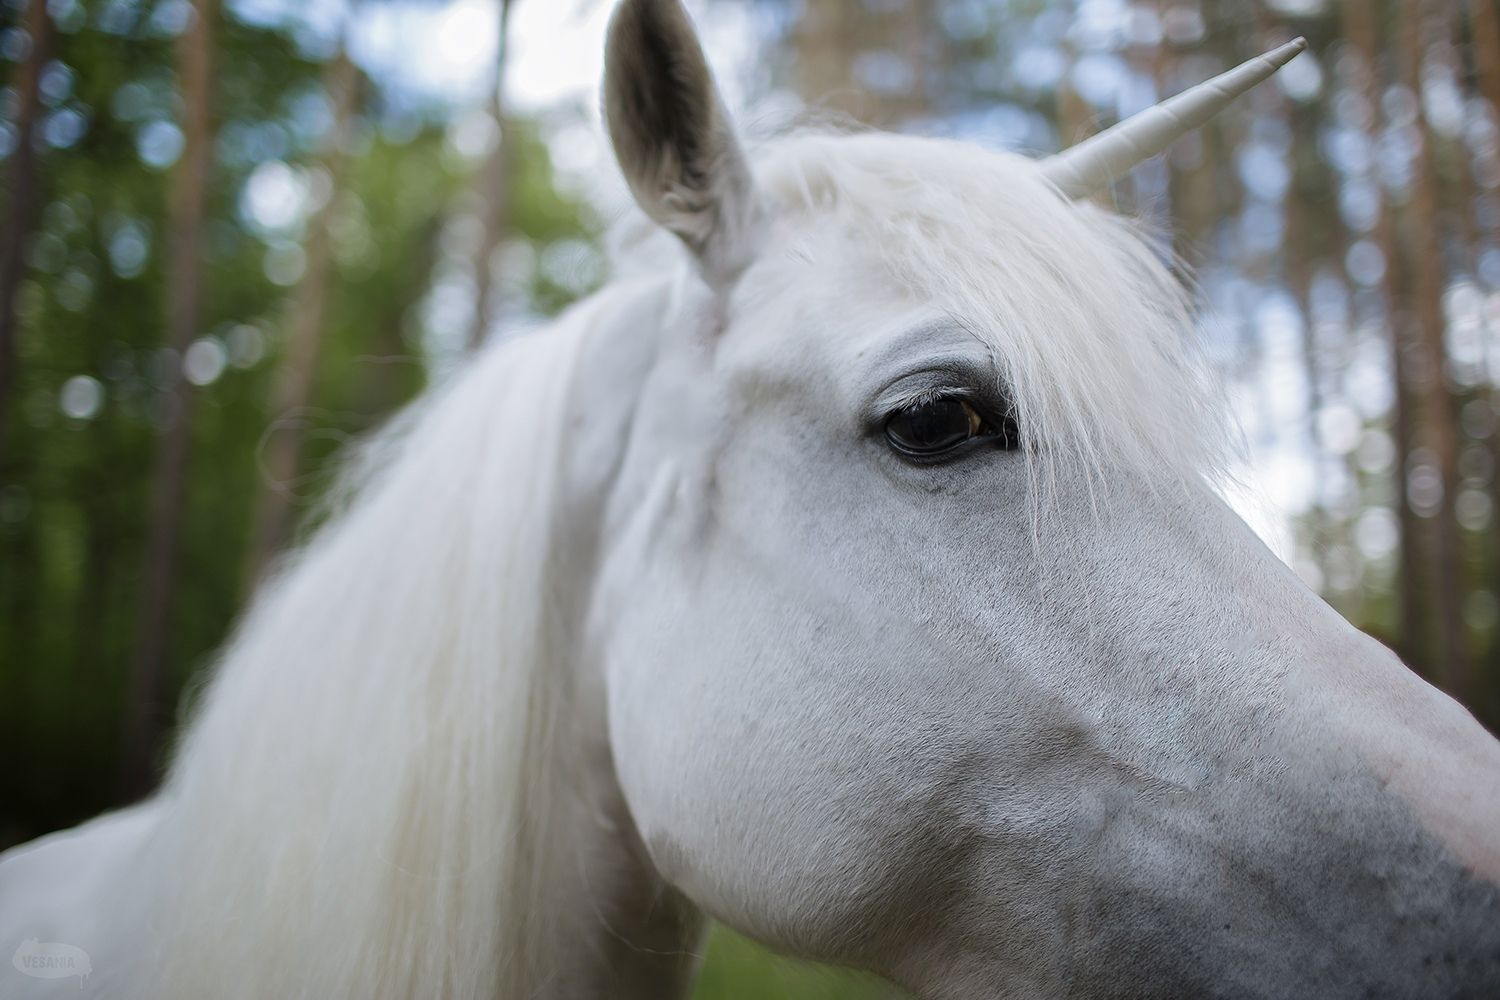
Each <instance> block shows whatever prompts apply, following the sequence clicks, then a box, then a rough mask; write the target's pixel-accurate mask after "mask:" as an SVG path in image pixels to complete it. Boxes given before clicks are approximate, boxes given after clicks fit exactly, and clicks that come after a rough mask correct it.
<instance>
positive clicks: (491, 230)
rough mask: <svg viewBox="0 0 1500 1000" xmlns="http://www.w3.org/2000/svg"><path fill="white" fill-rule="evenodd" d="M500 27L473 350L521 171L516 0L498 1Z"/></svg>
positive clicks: (490, 303) (481, 334)
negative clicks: (513, 105)
mask: <svg viewBox="0 0 1500 1000" xmlns="http://www.w3.org/2000/svg"><path fill="white" fill-rule="evenodd" d="M498 2H499V4H500V10H499V14H500V28H499V34H498V38H497V42H496V50H495V89H494V92H493V93H492V94H491V95H490V115H491V117H493V118H494V121H495V131H496V136H497V138H496V142H495V148H494V149H493V150H491V151H490V158H489V160H488V161H487V162H486V163H485V165H484V173H483V175H482V177H481V183H482V184H483V186H484V202H483V204H484V234H483V236H482V237H481V239H480V242H479V249H478V251H477V254H476V256H475V258H474V282H475V296H474V326H473V327H472V328H471V329H470V330H469V347H470V348H477V347H478V346H479V345H480V344H482V343H484V338H485V336H486V335H487V334H488V333H489V329H490V322H491V320H493V319H494V316H493V315H492V314H493V313H494V311H495V305H496V300H497V299H498V298H499V296H498V294H497V293H496V291H495V255H496V254H497V253H499V251H500V248H501V247H502V246H504V244H505V236H506V232H507V231H508V230H509V229H510V198H511V185H512V177H513V174H514V172H515V171H516V170H517V169H519V166H520V164H519V160H518V158H517V156H516V153H517V150H516V143H515V136H514V135H513V134H512V133H511V132H510V130H509V125H510V118H509V114H508V109H507V106H506V101H505V64H506V56H507V54H508V47H509V46H508V43H509V35H510V8H511V3H512V0H498Z"/></svg>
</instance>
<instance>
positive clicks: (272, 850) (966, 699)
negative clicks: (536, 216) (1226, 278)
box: [0, 0, 1500, 1000]
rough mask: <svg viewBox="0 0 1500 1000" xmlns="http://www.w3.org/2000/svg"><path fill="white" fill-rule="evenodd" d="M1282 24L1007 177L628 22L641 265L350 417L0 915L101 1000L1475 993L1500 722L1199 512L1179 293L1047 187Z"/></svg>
mask: <svg viewBox="0 0 1500 1000" xmlns="http://www.w3.org/2000/svg"><path fill="white" fill-rule="evenodd" d="M1301 47H1302V45H1301V42H1300V41H1299V42H1294V43H1292V44H1290V45H1288V46H1285V47H1283V48H1281V49H1278V50H1277V51H1275V52H1273V53H1272V54H1270V55H1269V56H1267V57H1264V58H1261V59H1257V60H1255V61H1253V62H1251V63H1249V64H1247V65H1245V66H1243V67H1241V68H1240V69H1237V70H1234V71H1233V72H1231V73H1228V74H1226V75H1224V76H1222V77H1220V78H1218V79H1217V80H1215V81H1213V82H1211V83H1209V84H1206V85H1205V86H1204V87H1202V88H1198V89H1195V90H1193V91H1189V92H1188V93H1187V94H1184V95H1182V96H1180V97H1178V98H1176V99H1173V100H1171V101H1168V102H1167V103H1166V104H1164V105H1162V106H1161V107H1159V108H1157V109H1154V110H1152V111H1148V112H1146V113H1145V114H1144V115H1143V116H1141V117H1140V118H1137V119H1132V120H1130V121H1128V122H1126V123H1124V124H1122V125H1121V126H1119V127H1117V128H1116V129H1114V130H1111V131H1110V132H1107V133H1104V134H1103V135H1101V136H1099V137H1097V138H1095V139H1093V140H1091V141H1089V142H1087V143H1085V144H1083V145H1082V146H1080V147H1077V148H1075V149H1072V150H1070V151H1068V152H1066V153H1064V154H1062V155H1061V156H1060V157H1058V158H1054V159H1051V160H1046V161H1042V162H1039V163H1038V162H1031V161H1028V160H1025V159H1021V158H1018V157H1016V156H1010V155H1000V154H994V153H988V152H983V151H981V150H979V149H976V148H973V147H971V146H966V145H962V144H956V143H951V142H942V141H935V140H918V139H908V138H894V137H890V136H883V135H854V136H839V137H833V136H818V135H804V136H800V137H793V138H788V139H785V140H782V141H779V142H776V143H772V144H770V145H769V146H768V147H767V148H765V149H764V151H763V152H762V153H761V154H759V155H758V156H757V157H756V158H755V159H754V160H753V161H752V160H751V159H749V158H748V157H747V156H746V154H745V153H744V152H742V150H741V147H740V146H739V144H738V143H737V142H736V139H735V133H734V129H733V128H732V126H731V123H730V121H729V119H728V117H727V115H726V113H725V110H724V108H723V105H722V103H721V101H720V99H719V97H718V95H717V92H716V90H715V88H714V84H713V81H712V79H711V77H710V74H709V71H708V69H707V66H706V64H705V62H704V59H703V55H702V52H701V51H700V49H699V46H698V43H697V40H696V38H695V37H694V34H693V31H692V27H691V24H690V22H689V20H688V18H687V16H686V15H685V13H684V12H683V10H682V9H681V7H680V6H679V5H678V3H677V0H626V2H625V3H624V4H623V5H622V6H621V7H620V8H619V10H618V12H617V13H616V15H615V18H614V21H613V23H612V26H611V30H610V36H609V42H608V60H607V67H608V68H607V74H606V75H607V79H606V82H605V109H606V117H607V120H608V125H609V131H610V135H611V137H612V140H613V143H614V147H615V150H616V153H617V156H618V159H619V162H620V165H621V166H622V168H623V169H624V173H625V176H626V178H627V179H628V181H629V183H630V187H631V190H632V191H633V192H634V194H635V197H636V199H637V201H638V202H639V204H640V207H641V208H642V209H643V210H644V212H645V215H646V216H647V217H649V219H650V220H652V221H653V222H654V223H655V224H656V226H657V227H658V231H665V232H666V233H670V234H672V235H673V236H675V237H676V240H675V241H674V240H672V239H670V238H669V237H667V236H654V235H653V236H643V237H642V238H640V239H638V240H637V241H635V242H634V243H633V244H632V245H631V246H630V247H629V248H628V252H627V253H626V255H625V257H626V259H627V261H629V262H631V263H630V265H629V266H627V267H624V268H622V269H621V272H620V273H619V274H618V275H617V276H616V279H615V280H614V281H613V282H612V283H611V284H610V285H609V286H608V287H607V288H605V289H604V290H603V291H602V292H600V293H599V294H597V295H595V296H593V297H591V298H590V299H589V300H587V301H586V302H583V303H581V304H580V305H578V306H577V307H575V308H574V309H573V310H572V311H570V312H568V313H567V314H565V315H564V316H563V317H562V318H561V319H560V320H558V321H557V322H556V323H555V324H554V325H553V326H552V327H551V328H550V329H548V330H546V331H545V332H542V333H539V334H537V335H534V336H526V337H523V338H519V339H515V340H513V341H511V342H508V343H504V344H502V345H500V346H497V347H495V348H494V349H493V350H491V351H488V352H486V353H485V354H484V356H482V357H479V358H476V359H475V360H474V362H473V364H472V365H470V366H469V367H468V369H467V370H466V371H464V372H463V373H462V374H460V375H459V376H457V377H456V378H454V379H453V380H452V382H451V384H449V385H447V386H445V387H444V388H443V389H441V390H439V391H437V392H435V393H434V394H432V396H431V397H430V398H429V399H428V400H426V401H425V402H424V403H422V404H421V405H419V406H418V407H417V408H416V409H415V410H414V411H413V412H412V413H410V414H409V415H407V416H406V417H405V418H403V419H402V420H400V421H399V424H398V426H397V427H396V428H395V429H393V430H392V431H390V432H389V433H388V434H386V435H385V436H384V437H382V438H381V439H380V441H379V442H378V444H377V446H376V448H375V450H374V453H373V456H372V457H371V459H370V460H369V461H366V462H363V463H362V464H361V469H362V471H361V472H360V474H359V475H358V477H357V481H356V482H355V483H354V492H355V494H356V495H355V496H354V498H353V500H352V501H351V502H350V504H349V506H348V509H347V511H345V512H344V513H343V514H342V515H341V516H339V517H338V518H336V519H335V520H334V521H332V522H331V523H329V524H328V525H327V526H326V527H325V528H323V529H322V530H321V531H320V532H319V533H318V534H317V536H316V537H315V538H314V540H313V541H312V542H311V543H310V544H309V545H308V546H307V547H306V548H305V550H304V551H302V552H301V553H300V554H299V555H298V556H297V557H296V558H295V559H294V560H293V562H292V563H291V565H289V566H288V567H287V568H286V569H285V570H284V572H283V573H282V574H281V575H280V577H279V579H277V580H275V581H274V582H273V583H272V584H271V585H270V586H269V587H267V588H266V589H265V590H264V591H263V592H262V593H261V594H260V595H259V597H258V598H257V600H256V601H255V603H254V606H253V608H252V609H251V611H250V612H249V614H248V616H247V617H246V619H245V621H244V622H243V623H242V625H241V626H240V629H239V633H238V635H237V637H236V638H235V639H234V641H233V642H231V643H230V645H229V647H228V648H227V650H226V652H225V653H224V656H223V662H222V663H220V664H219V666H218V670H217V674H216V677H215V679H214V681H213V683H212V685H211V686H210V687H209V688H208V690H207V692H206V694H205V695H204V697H203V699H202V704H201V705H199V706H198V709H197V712H196V717H195V718H194V719H193V720H192V723H191V724H190V725H189V726H188V727H187V730H186V732H185V734H184V736H183V737H182V741H181V745H180V747H179V748H178V750H177V753H176V757H175V761H174V763H173V764H172V767H171V769H170V772H169V774H168V775H167V778H166V781H165V785H164V787H163V789H162V790H161V792H160V793H159V794H158V795H157V796H156V797H155V798H154V799H152V800H150V801H148V802H146V803H144V804H142V805H139V806H137V807H135V808H132V809H129V810H126V811H124V812H121V813H117V814H114V815H112V816H107V817H104V818H102V819H99V820H96V821H95V822H93V823H91V824H88V825H86V826H84V827H82V828H80V829H78V830H74V831H71V832H66V833H61V834H57V835H54V836H52V837H49V838H46V839H44V840H42V841H40V842H38V843H36V844H33V845H30V846H25V847H21V848H19V849H17V850H15V851H13V852H11V853H9V854H7V855H6V856H5V858H4V860H3V862H0V943H3V942H5V941H14V942H18V943H19V942H22V941H25V940H28V939H30V938H37V939H39V940H44V941H54V942H61V943H65V944H70V945H73V946H75V947H78V948H80V949H82V950H84V951H85V952H86V953H87V954H88V955H89V956H90V958H91V960H92V969H93V975H92V976H91V977H90V978H89V980H88V982H87V986H86V988H87V989H88V990H92V991H94V992H96V993H97V994H99V995H102V996H109V997H124V998H161V997H166V998H183V1000H202V998H207V997H214V998H218V997H233V998H266V997H274V998H278V1000H281V998H297V997H301V998H316V1000H326V998H355V1000H367V998H388V997H456V998H475V1000H480V998H485V1000H493V998H504V1000H522V998H533V997H625V998H646V997H651V998H660V997H681V996H684V995H685V994H686V993H687V991H688V990H689V989H690V986H691V981H692V978H693V974H694V970H695V954H696V951H697V949H698V947H699V945H700V942H701V936H702V934H703V928H704V925H705V921H706V919H707V918H709V917H712V918H714V919H717V920H720V921H722V922H724V923H725V924H727V925H729V926H731V927H734V928H737V929H738V930H740V931H742V932H744V933H746V934H748V935H751V936H752V937H754V938H757V939H759V940H760V941H763V942H765V943H767V944H768V945H770V946H771V947H773V948H777V949H780V950H783V951H786V952H790V953H795V954H798V955H803V956H807V957H810V958H814V959H819V960H822V961H826V962H831V963H837V964H840V965H844V966H852V967H858V968H862V969H867V970H872V971H874V972H875V973H878V974H879V975H882V976H884V977H886V978H888V979H890V980H891V981H893V982H895V983H897V984H899V985H901V986H903V987H905V988H907V989H909V990H911V991H913V992H914V993H916V994H917V995H919V996H922V997H933V998H961V1000H969V998H975V997H1025V998H1033V997H1062V996H1068V997H1106V996H1109V997H1145V996H1153V997H1164V996H1165V997H1187V996H1193V997H1198V996H1218V997H1293V996H1299V997H1303V996H1305V997H1312V996H1316V997H1364V996H1382V997H1432V996H1444V997H1457V996H1467V997H1487V998H1493V997H1495V996H1500V888H1497V880H1500V842H1497V841H1500V832H1497V831H1500V744H1497V743H1496V742H1495V741H1494V740H1493V739H1491V738H1490V737H1489V736H1488V735H1487V734H1486V733H1485V732H1484V731H1483V730H1482V729H1481V728H1480V727H1479V726H1478V725H1477V724H1476V723H1475V722H1474V720H1473V719H1472V718H1471V717H1470V716H1469V715H1468V714H1467V713H1466V712H1465V711H1464V710H1463V709H1462V708H1460V707H1459V706H1458V705H1456V704H1455V703H1454V702H1453V701H1451V700H1450V699H1448V698H1447V697H1445V696H1444V695H1442V694H1440V693H1439V692H1438V691H1436V690H1434V689H1433V688H1431V687H1429V686H1428V685H1427V684H1425V683H1423V682H1422V681H1421V680H1419V679H1418V678H1417V677H1416V676H1414V675H1413V674H1412V673H1411V672H1410V671H1408V670H1407V669H1406V668H1405V667H1403V666H1402V665H1401V664H1400V663H1399V662H1398V661H1397V660H1396V659H1395V658H1394V657H1393V656H1392V655H1391V654H1390V653H1389V652H1387V651H1386V650H1385V649H1384V648H1382V647H1381V646H1380V645H1378V644H1377V643H1375V642H1374V641H1372V640H1370V639H1368V638H1366V637H1365V636H1364V635H1362V634H1360V633H1359V632H1357V631H1356V630H1354V629H1353V628H1351V627H1350V626H1349V625H1347V624H1346V623H1345V622H1344V621H1343V620H1342V619H1341V618H1340V617H1339V616H1338V615H1337V614H1335V613H1334V612H1333V611H1332V610H1331V609H1330V608H1329V607H1328V606H1327V605H1325V604H1324V603H1323V602H1322V601H1320V600H1319V599H1318V598H1317V597H1315V596H1314V595H1313V594H1311V593H1310V592H1309V591H1308V590H1307V589H1306V588H1305V587H1304V586H1302V584H1301V583H1299V582H1298V581H1297V579H1296V578H1295V577H1294V576H1293V575H1292V574H1291V573H1290V572H1289V571H1288V570H1287V569H1286V568H1285V567H1284V566H1283V565H1282V564H1281V563H1280V562H1278V561H1277V560H1276V559H1275V558H1274V557H1273V556H1272V555H1271V553H1269V552H1268V551H1267V550H1266V549H1265V548H1264V547H1263V546H1262V545H1261V544H1260V543H1259V542H1258V541H1257V540H1256V538H1255V537H1254V535H1253V534H1252V533H1251V532H1250V530H1249V529H1248V528H1247V527H1246V526H1245V525H1244V524H1243V523H1242V522H1241V521H1240V520H1239V519H1238V518H1237V517H1236V516H1234V515H1233V514H1232V513H1231V512H1230V511H1229V510H1228V508H1227V507H1226V506H1225V504H1224V503H1223V502H1221V500H1220V499H1218V497H1217V494H1216V489H1215V485H1214V483H1215V479H1214V476H1215V472H1216V469H1218V468H1219V464H1218V463H1219V461H1220V457H1221V455H1222V452H1223V449H1222V448H1221V441H1222V439H1223V435H1222V434H1221V433H1220V432H1219V430H1218V429H1217V428H1218V427H1219V426H1220V422H1219V420H1218V419H1217V411H1218V409H1219V403H1218V399H1217V396H1216V395H1215V393H1214V391H1213V390H1212V388H1211V383H1210V382H1209V380H1208V379H1207V378H1206V377H1205V374H1204V371H1203V367H1202V366H1201V365H1200V363H1199V362H1198V361H1197V360H1196V359H1195V355H1194V354H1193V352H1192V350H1191V348H1190V347H1189V346H1188V341H1187V339H1186V334H1187V331H1188V329H1189V327H1190V325H1191V323H1190V317H1189V314H1188V309H1187V305H1186V302H1185V296H1184V294H1183V293H1182V291H1181V290H1180V289H1179V287H1178V285H1177V284H1176V283H1174V280H1173V278H1172V277H1171V276H1170V274H1169V273H1168V271H1167V270H1166V269H1165V268H1164V266H1163V265H1162V264H1161V263H1160V262H1159V261H1158V259H1157V258H1156V256H1155V255H1154V254H1153V252H1152V251H1151V250H1150V249H1149V248H1148V246H1147V245H1146V244H1145V243H1144V242H1143V241H1142V240H1140V239H1139V238H1138V237H1137V235H1136V234H1135V232H1134V231H1133V230H1132V228H1131V227H1130V226H1129V225H1128V224H1127V223H1125V222H1123V221H1121V220H1119V219H1117V218H1115V217H1113V216H1111V215H1110V214H1108V213H1106V212H1103V211H1101V210H1098V209H1096V208H1094V207H1092V206H1091V205H1089V204H1087V203H1086V202H1084V203H1080V202H1077V201H1075V200H1074V199H1075V198H1077V197H1078V196H1080V195H1084V194H1086V193H1088V192H1090V191H1093V190H1096V189H1097V188H1098V187H1099V186H1100V185H1102V184H1105V183H1107V182H1108V181H1109V180H1110V179H1111V178H1114V177H1117V176H1119V175H1121V174H1123V173H1124V172H1125V171H1126V170H1128V169H1129V168H1130V166H1131V165H1132V164H1134V163H1136V162H1138V161H1139V160H1141V159H1143V158H1145V157H1149V156H1151V155H1153V154H1155V153H1158V152H1159V151H1161V150H1162V149H1163V148H1164V147H1165V146H1166V145H1167V144H1168V143H1169V142H1170V141H1172V140H1173V139H1174V138H1175V137H1176V136H1178V135H1180V134H1182V133H1183V131H1184V130H1186V129H1189V128H1192V127H1195V126H1196V125H1198V124H1199V123H1201V122H1202V121H1204V120H1206V119H1207V118H1208V117H1209V116H1210V115H1211V114H1213V113H1214V112H1215V111H1216V110H1217V109H1218V108H1220V107H1222V106H1223V105H1224V104H1225V103H1226V102H1228V101H1229V100H1230V99H1231V98H1232V97H1234V96H1235V95H1236V94H1238V93H1241V92H1242V91H1244V90H1245V89H1246V88H1248V87H1249V86H1251V85H1253V84H1254V83H1256V82H1257V81H1259V80H1261V79H1264V78H1265V77H1266V76H1268V75H1269V74H1270V73H1271V72H1273V71H1274V69H1275V68H1276V67H1277V66H1278V65H1280V64H1282V63H1284V62H1286V61H1287V60H1288V59H1290V58H1291V57H1292V56H1293V55H1294V54H1295V53H1296V52H1297V51H1299V50H1300V48H1301ZM63 985H64V986H66V987H67V988H69V989H75V988H74V987H72V986H71V985H69V984H63ZM49 987H50V988H60V987H59V984H58V983H57V982H50V983H49V982H48V981H45V980H39V979H35V978H30V977H25V976H22V975H19V974H15V975H14V976H13V977H12V978H11V979H7V980H5V981H4V982H3V983H0V994H3V995H4V996H6V997H17V996H28V995H31V994H30V993H28V991H32V993H36V994H38V995H42V993H41V991H43V990H45V989H47V988H49ZM75 992H76V989H75Z"/></svg>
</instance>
